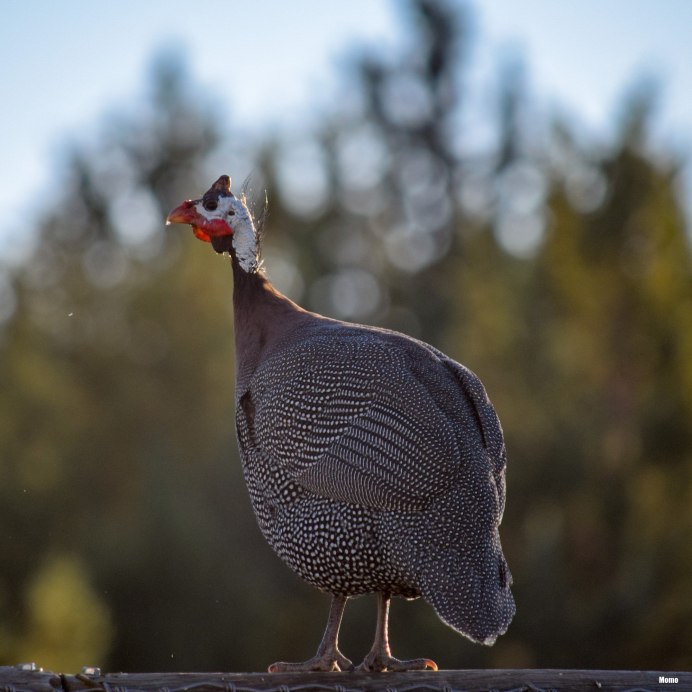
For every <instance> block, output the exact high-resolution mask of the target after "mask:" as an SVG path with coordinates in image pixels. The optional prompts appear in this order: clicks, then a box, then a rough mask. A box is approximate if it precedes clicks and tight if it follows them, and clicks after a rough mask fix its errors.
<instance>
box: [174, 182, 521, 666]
mask: <svg viewBox="0 0 692 692" xmlns="http://www.w3.org/2000/svg"><path fill="white" fill-rule="evenodd" d="M167 223H185V224H190V225H191V226H192V229H193V232H194V234H195V236H196V237H198V238H199V239H200V240H204V241H206V242H211V243H212V245H213V247H214V249H215V250H216V251H217V252H220V253H221V252H227V253H228V254H229V255H230V257H231V263H232V267H233V306H234V320H235V346H236V429H237V437H238V446H239V448H240V457H241V461H242V466H243V473H244V476H245V480H246V482H247V486H248V490H249V493H250V499H251V503H252V507H253V509H254V512H255V514H256V516H257V521H258V523H259V527H260V529H261V531H262V533H263V535H264V537H265V538H266V539H267V541H268V542H269V544H270V545H271V546H272V548H273V549H274V550H275V551H276V552H277V553H278V555H279V556H280V557H281V558H282V559H283V560H284V561H285V562H286V563H287V564H288V565H289V567H291V568H292V569H293V570H295V572H297V573H298V574H299V575H300V576H301V577H302V578H303V579H304V580H305V581H307V582H308V583H309V584H312V585H313V586H315V587H317V588H318V589H321V590H322V591H326V592H328V593H329V594H331V595H332V603H331V609H330V611H329V617H328V621H327V627H326V630H325V633H324V636H323V639H322V642H321V644H320V646H319V648H318V650H317V654H316V655H315V656H314V657H313V658H311V659H309V660H308V661H305V662H303V663H274V664H272V665H271V666H270V667H269V670H270V671H271V672H279V671H297V670H347V669H353V665H352V663H351V661H350V660H349V659H348V658H346V657H345V656H344V655H343V654H342V653H341V652H340V651H339V648H338V634H339V626H340V623H341V618H342V615H343V611H344V608H345V605H346V602H347V600H348V599H349V598H350V597H352V596H357V595H359V594H365V593H376V594H378V618H377V628H376V635H375V641H374V644H373V646H372V649H371V650H370V652H369V653H368V654H367V656H366V657H365V660H364V661H363V663H362V664H361V665H360V666H359V669H360V670H369V671H384V670H421V669H425V668H431V669H433V670H436V669H437V665H436V664H435V663H434V662H433V661H431V660H430V659H427V658H420V659H414V660H410V661H400V660H398V659H396V658H393V657H392V655H391V652H390V648H389V641H388V634H387V633H388V611H389V600H390V598H391V597H392V596H400V597H403V598H407V599H412V598H417V597H422V598H423V599H424V600H425V601H426V602H427V603H428V604H429V605H431V606H432V607H433V608H434V610H435V612H436V613H437V615H438V616H439V617H440V619H441V620H442V621H443V622H445V623H446V624H448V625H449V626H451V627H452V628H453V629H455V630H456V631H457V632H459V633H461V634H463V635H464V636H466V637H468V638H469V639H471V640H472V641H474V642H478V643H482V644H487V645H491V644H493V643H494V642H495V639H496V638H497V637H498V636H499V635H501V634H504V633H505V632H506V630H507V627H508V626H509V623H510V621H511V620H512V617H513V616H514V611H515V606H514V600H513V598H512V594H511V591H510V586H511V583H512V578H511V575H510V572H509V568H508V566H507V563H506V561H505V558H504V556H503V554H502V547H501V545H500V536H499V533H498V526H499V524H500V521H501V519H502V514H503V511H504V505H505V464H506V456H505V445H504V440H503V436H502V428H501V427H500V422H499V420H498V418H497V415H496V413H495V410H494V408H493V406H492V404H491V403H490V401H489V400H488V397H487V395H486V392H485V389H484V388H483V385H482V384H481V382H480V380H479V379H478V378H477V377H476V376H475V375H474V374H473V373H472V372H471V371H470V370H468V369H467V368H465V367H464V366H463V365H460V364H459V363H457V362H455V361H454V360H452V359H451V358H449V357H447V356H446V355H444V354H443V353H441V352H440V351H438V350H437V349H435V348H433V347H432V346H429V345H428V344H425V343H423V342H421V341H418V340H416V339H413V338H411V337H408V336H406V335H404V334H400V333H398V332H394V331H390V330H386V329H378V328H375V327H367V326H362V325H356V324H350V323H347V322H342V321H339V320H335V319H329V318H327V317H323V316H321V315H318V314H315V313H313V312H308V311H307V310H304V309H303V308H301V307H299V306H298V305H296V304H295V303H294V302H292V301H291V300H289V299H288V298H286V297H285V296H283V295H282V294H281V293H280V292H279V291H277V290H276V289H275V288H274V287H273V286H272V285H271V283H270V282H269V280H268V279H267V277H266V276H265V274H264V272H263V271H262V269H261V263H260V260H259V240H258V233H257V231H256V228H255V223H254V220H253V217H252V214H251V213H250V211H249V209H248V206H247V204H246V200H245V196H244V195H241V196H240V197H237V196H235V195H234V194H233V193H232V192H231V180H230V178H229V177H228V176H225V175H224V176H221V177H220V178H219V179H218V180H217V181H216V182H215V183H214V184H213V185H212V186H211V188H210V189H209V190H208V191H207V192H206V193H205V194H204V195H203V197H201V198H200V199H196V200H187V201H185V202H183V203H182V204H181V205H180V206H178V207H177V208H176V209H174V210H173V211H172V212H171V213H170V214H169V216H168V219H167Z"/></svg>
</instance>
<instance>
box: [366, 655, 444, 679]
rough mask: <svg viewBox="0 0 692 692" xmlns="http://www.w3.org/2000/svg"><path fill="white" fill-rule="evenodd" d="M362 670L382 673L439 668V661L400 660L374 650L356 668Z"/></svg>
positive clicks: (422, 659) (424, 659)
mask: <svg viewBox="0 0 692 692" xmlns="http://www.w3.org/2000/svg"><path fill="white" fill-rule="evenodd" d="M356 670H357V671H360V672H372V673H382V672H384V671H391V672H395V671H396V672H402V671H407V670H437V663H435V661H431V660H430V659H429V658H413V659H411V660H410V661H400V660H399V659H398V658H394V656H390V655H389V654H387V653H385V652H383V651H378V650H374V649H373V650H372V651H370V653H369V654H368V655H367V656H366V657H365V660H364V661H363V662H362V663H361V664H360V665H359V666H358V667H357V668H356Z"/></svg>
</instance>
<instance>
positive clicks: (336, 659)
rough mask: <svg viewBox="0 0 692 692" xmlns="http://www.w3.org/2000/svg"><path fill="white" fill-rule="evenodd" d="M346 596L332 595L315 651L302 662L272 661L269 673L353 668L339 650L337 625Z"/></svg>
mask: <svg viewBox="0 0 692 692" xmlns="http://www.w3.org/2000/svg"><path fill="white" fill-rule="evenodd" d="M347 600H348V597H347V596H332V604H331V606H330V608H329V617H328V618H327V627H326V628H325V630H324V635H323V636H322V641H321V642H320V645H319V648H318V649H317V653H316V654H315V655H314V656H313V657H312V658H311V659H308V660H307V661H303V662H302V663H283V662H278V663H272V664H271V665H270V666H269V672H270V673H294V672H300V671H310V670H324V671H332V670H353V663H351V661H349V660H348V659H347V658H346V656H344V655H343V654H342V653H341V651H339V645H338V639H339V627H340V626H341V618H342V617H343V614H344V608H345V607H346V601H347Z"/></svg>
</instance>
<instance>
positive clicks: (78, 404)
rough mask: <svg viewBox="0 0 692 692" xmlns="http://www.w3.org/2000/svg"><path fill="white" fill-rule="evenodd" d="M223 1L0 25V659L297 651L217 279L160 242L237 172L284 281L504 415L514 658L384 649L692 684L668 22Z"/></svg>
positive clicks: (682, 322)
mask: <svg viewBox="0 0 692 692" xmlns="http://www.w3.org/2000/svg"><path fill="white" fill-rule="evenodd" d="M246 4H247V5H253V3H239V2H230V1H228V2H220V1H219V2H212V1H211V0H207V1H204V2H198V3H183V2H166V3H164V2H153V1H152V2H148V3H133V2H122V3H118V4H116V5H107V4H99V3H87V2H72V3H60V4H50V5H49V3H42V2H38V1H37V0H31V1H30V2H26V3H22V4H18V3H10V2H6V3H2V6H3V26H2V28H1V29H0V32H2V42H1V43H0V53H1V54H2V64H3V67H2V77H1V79H2V83H3V85H4V87H3V89H4V98H3V102H4V103H3V116H2V118H3V120H2V123H3V126H2V136H3V139H4V142H3V146H2V150H3V162H2V186H1V187H2V190H3V191H2V206H3V209H4V213H3V214H2V215H0V216H1V217H2V220H1V221H0V664H13V663H17V662H19V661H27V660H32V661H36V662H37V663H38V664H39V665H42V666H44V667H46V668H52V669H54V670H59V671H61V672H75V671H78V670H79V669H80V668H81V666H83V665H101V666H102V667H103V668H105V669H108V670H128V671H135V670H141V671H153V670H181V671H182V670H233V671H245V670H263V669H264V668H265V667H266V665H267V664H268V663H270V662H272V661H274V660H278V659H283V660H302V659H304V658H307V657H308V656H310V655H312V653H313V652H314V650H315V649H316V646H317V644H318V641H319V639H320V636H321V633H322V629H323V626H324V623H325V618H326V611H327V605H328V597H327V596H325V595H324V594H320V593H318V592H316V591H314V590H313V589H311V588H309V587H307V586H306V585H304V584H302V582H300V580H299V579H298V578H297V577H295V576H294V575H293V574H292V573H291V572H290V571H289V570H288V568H286V567H284V565H283V564H282V563H280V561H279V560H278V558H276V557H275V556H274V555H273V553H272V552H271V550H270V549H269V548H268V547H267V546H266V545H265V543H264V541H263V539H262V537H261V536H260V533H259V530H258V529H257V527H256V525H255V521H254V517H253V516H252V513H251V509H250V506H249V502H248V499H247V497H246V491H245V487H244V483H243V479H242V476H241V472H240V465H239V461H238V457H237V451H236V446H235V439H234V429H233V368H234V363H233V349H232V344H233V328H232V312H231V303H230V298H231V274H230V268H229V266H228V262H227V261H226V260H225V259H224V258H221V257H219V256H217V255H216V254H215V253H213V252H212V251H211V249H210V248H209V247H207V246H203V245H202V244H200V243H198V242H197V241H195V240H194V239H193V238H192V236H191V234H190V233H189V232H188V231H186V230H184V229H182V228H180V227H176V228H173V229H168V230H165V229H164V227H163V219H164V218H165V215H166V212H167V211H168V210H169V209H170V208H171V207H172V206H173V205H175V204H177V203H179V202H180V201H181V200H182V199H184V198H187V197H191V196H196V195H198V194H200V193H201V192H203V191H204V190H205V189H206V188H207V187H208V185H209V184H210V183H211V182H212V181H213V180H214V179H215V178H216V177H218V175H220V174H221V173H230V174H231V175H232V176H233V178H234V180H235V186H236V187H239V185H240V183H241V182H242V181H243V179H245V178H246V176H248V175H249V176H250V181H249V190H250V195H251V196H252V197H253V198H254V199H255V200H256V202H257V204H258V205H260V206H261V205H262V204H263V201H264V196H265V191H266V194H267V196H268V200H269V216H268V221H267V228H266V239H265V245H264V256H265V261H266V266H267V268H268V273H269V276H270V278H271V279H272V280H273V281H274V282H275V284H276V285H277V286H278V287H279V288H280V289H281V290H283V291H284V292H286V293H287V294H288V295H289V296H291V297H292V298H294V299H295V300H297V301H299V302H300V303H301V304H303V305H304V306H306V307H309V308H311V309H315V310H318V311H321V312H323V313H325V314H328V315H332V316H336V317H339V318H343V319H347V320H355V321H362V322H367V323H371V324H377V325H384V326H387V327H393V328H395V329H400V330H403V331H406V332H407V333H409V334H412V335H415V336H418V337H420V338H423V339H424V340H426V341H429V342H431V343H433V344H435V345H436V346H438V347H440V348H442V349H443V350H445V351H446V352H448V353H449V354H450V355H452V356H453V357H455V358H456V359H458V360H460V361H462V362H464V363H465V364H466V365H468V366H469V367H471V368H472V369H473V370H474V371H476V372H477V373H478V374H479V375H480V377H481V378H482V380H483V381H484V383H485V384H486V387H487V389H488V391H489V393H490V396H491V398H492V399H493V401H494V403H495V406H496V408H497V410H498V412H499V414H500V418H501V420H502V422H503V425H504V429H505V435H506V441H507V446H508V451H509V469H508V486H509V491H508V504H507V511H506V514H505V520H504V524H503V527H502V536H503V543H504V547H505V552H506V554H507V557H508V559H509V563H510V566H511V568H512V572H513V574H514V578H515V595H516V600H517V604H518V612H517V616H516V618H515V620H514V622H513V624H512V625H511V628H510V630H509V633H508V634H507V635H506V636H504V637H502V638H501V639H500V640H499V641H498V643H497V644H496V645H495V646H494V647H493V648H489V649H488V648H484V647H479V646H475V645H472V644H471V643H469V642H467V641H466V640H464V639H463V638H461V637H459V636H458V635H457V634H455V633H454V632H452V631H451V630H449V629H448V628H446V627H445V626H444V625H442V624H441V623H440V622H439V621H438V620H437V618H436V617H435V615H434V613H433V612H432V610H431V609H430V608H428V607H426V606H425V605H424V604H422V603H420V602H415V603H403V602H399V601H397V602H395V603H394V605H393V608H392V618H391V620H392V622H391V638H392V642H393V647H394V653H395V654H397V655H399V656H402V657H414V656H421V655H425V656H430V657H433V658H434V659H436V660H437V661H438V663H439V664H440V665H441V666H442V667H446V668H455V667H478V666H498V667H531V666H536V667H590V668H636V669H642V668H652V669H666V668H669V669H670V668H672V669H675V668H678V669H679V668H685V667H689V666H690V665H691V660H692V659H691V654H690V652H692V579H691V577H690V575H691V574H692V540H690V538H691V535H692V262H691V254H690V233H689V211H690V199H691V197H690V189H691V187H692V186H691V185H690V175H689V144H690V138H689V131H688V130H687V129H686V128H688V127H689V126H690V123H692V112H689V111H686V110H685V109H686V108H687V107H688V106H689V103H690V102H689V101H686V100H685V98H686V97H689V95H690V93H692V89H690V86H691V84H690V82H686V81H685V76H686V74H687V75H690V73H689V72H687V73H685V70H689V67H690V65H692V55H691V54H690V51H689V49H688V48H684V47H683V45H684V46H688V45H689V41H688V39H687V38H686V37H685V36H684V31H688V29H689V26H690V25H691V23H690V22H691V21H692V19H691V18H690V6H689V4H687V3H684V2H675V1H674V0H670V1H669V2H666V3H664V4H663V5H661V4H660V3H654V2H645V1H643V0H642V1H638V2H621V1H619V2H611V3H608V4H607V8H604V7H603V4H602V3H600V4H597V3H591V2H582V3H569V4H567V3H560V4H557V3H550V2H547V0H546V1H545V2H523V3H501V2H495V1H494V0H493V1H490V0H489V1H488V2H483V3H481V2H452V1H451V0H450V1H444V0H401V1H400V2H362V1H358V2H351V3H336V2H312V1H309V0H296V1H295V2H292V3H283V2H269V1H266V2H258V3H254V5H255V6H256V8H255V9H254V10H252V11H250V10H249V9H248V8H247V7H245V6H244V5H246ZM508 5H510V7H508ZM565 5H569V6H568V7H563V6H565ZM558 6H559V7H560V8H561V9H559V8H558ZM513 19H514V20H515V21H516V22H517V27H516V28H512V21H513ZM685 27H687V29H684V28H685ZM683 29H684V31H683ZM683 39H684V41H683ZM551 47H552V48H551ZM546 50H549V51H550V50H552V51H553V52H552V53H546V52H545V51H546ZM658 51H660V52H658ZM676 51H677V52H676ZM685 51H687V52H685ZM13 65H14V66H13ZM687 116H690V117H689V118H687ZM686 118H687V119H686ZM374 611H375V603H374V599H372V598H371V597H363V598H361V599H357V600H355V601H353V602H352V604H351V605H350V607H349V608H348V610H347V613H346V620H345V623H344V630H343V635H342V649H343V650H344V652H345V653H346V654H347V655H349V656H351V657H352V658H354V659H358V658H359V657H360V656H362V655H364V654H365V653H366V651H367V650H368V648H369V645H370V643H371V638H372V634H373V631H374V618H375V613H374Z"/></svg>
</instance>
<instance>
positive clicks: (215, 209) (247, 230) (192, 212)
mask: <svg viewBox="0 0 692 692" xmlns="http://www.w3.org/2000/svg"><path fill="white" fill-rule="evenodd" d="M171 223H185V224H189V225H190V226H192V232H193V233H194V234H195V237H197V238H199V239H200V240H203V241H204V242H205V243H211V244H212V246H213V248H214V250H216V252H229V253H230V252H234V253H235V255H236V257H237V258H238V262H239V264H240V266H241V267H242V268H243V269H244V270H245V271H254V270H256V269H257V268H258V265H259V258H258V244H257V233H256V231H255V226H254V223H253V220H252V215H251V214H250V211H249V210H248V208H247V205H246V204H245V200H244V195H241V196H240V197H236V196H235V195H234V194H233V193H232V192H231V179H230V177H229V176H227V175H222V176H221V177H220V178H219V179H218V180H217V181H216V182H215V183H214V184H213V185H212V186H211V187H210V188H209V189H208V190H207V191H206V192H205V193H204V195H202V197H200V198H199V199H188V200H185V201H184V202H183V203H182V204H180V205H178V206H177V207H176V208H175V209H173V211H172V212H171V213H170V214H169V215H168V217H167V218H166V225H168V224H171Z"/></svg>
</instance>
